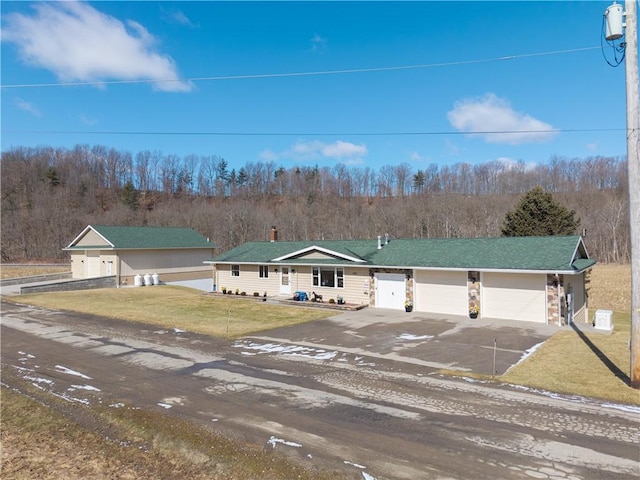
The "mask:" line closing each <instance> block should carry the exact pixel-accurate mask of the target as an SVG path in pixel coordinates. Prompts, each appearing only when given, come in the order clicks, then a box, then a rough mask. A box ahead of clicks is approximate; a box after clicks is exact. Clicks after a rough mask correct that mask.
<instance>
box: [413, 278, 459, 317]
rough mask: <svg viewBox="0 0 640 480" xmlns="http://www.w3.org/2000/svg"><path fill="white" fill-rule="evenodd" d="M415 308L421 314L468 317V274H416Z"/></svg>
mask: <svg viewBox="0 0 640 480" xmlns="http://www.w3.org/2000/svg"><path fill="white" fill-rule="evenodd" d="M414 296H415V308H416V310H418V311H421V312H431V313H444V314H449V315H467V314H468V307H469V293H468V288H467V272H448V271H418V272H416V285H415V295H414Z"/></svg>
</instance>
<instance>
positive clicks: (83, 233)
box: [63, 225, 115, 250]
mask: <svg viewBox="0 0 640 480" xmlns="http://www.w3.org/2000/svg"><path fill="white" fill-rule="evenodd" d="M89 230H93V231H94V232H95V233H97V234H98V236H99V237H100V238H102V239H103V240H104V241H105V242H107V243H108V244H109V245H111V248H115V246H114V245H113V243H111V242H110V241H109V240H107V239H106V238H105V237H104V235H102V234H101V233H100V232H99V231H97V230H96V229H95V228H93V227H92V226H91V225H87V226H86V227H85V228H84V230H82V232H80V234H79V235H78V236H77V237H76V238H74V239H73V241H72V242H71V243H70V244H69V245H68V246H67V248H63V250H67V249H69V248H72V245H73V244H74V243H76V242H78V240H80V239H81V238H82V237H84V236H85V235H86V234H87V233H88V232H89ZM78 248H82V247H78ZM100 248H102V249H104V247H100ZM74 250H75V249H74ZM85 250H92V249H90V248H88V249H85ZM94 250H95V248H94Z"/></svg>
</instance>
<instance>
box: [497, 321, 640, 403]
mask: <svg viewBox="0 0 640 480" xmlns="http://www.w3.org/2000/svg"><path fill="white" fill-rule="evenodd" d="M613 322H614V326H615V328H614V331H613V333H612V334H611V335H606V334H603V333H583V334H579V333H577V332H576V331H574V330H563V331H561V332H558V333H556V334H555V335H554V336H553V337H551V338H550V339H549V340H547V341H546V342H545V343H544V345H542V346H541V347H540V348H539V349H538V350H536V352H534V353H533V355H531V356H530V357H529V358H528V359H527V360H526V361H525V362H523V363H521V364H519V365H517V366H516V367H514V368H513V369H512V370H510V371H509V372H507V373H506V374H505V375H503V376H502V377H500V380H501V381H504V382H507V383H514V384H518V385H527V386H530V387H534V388H539V389H543V390H547V391H552V392H558V393H566V394H571V395H582V396H585V397H592V398H600V399H604V400H610V401H615V402H620V403H628V404H634V405H640V392H639V391H638V390H634V389H633V388H631V387H630V386H629V373H630V357H629V338H630V325H631V316H630V314H624V313H616V314H615V315H614V317H613Z"/></svg>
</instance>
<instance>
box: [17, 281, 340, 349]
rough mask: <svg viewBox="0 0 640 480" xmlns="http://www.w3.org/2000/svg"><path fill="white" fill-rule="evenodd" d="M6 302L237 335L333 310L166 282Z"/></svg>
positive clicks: (161, 325) (326, 314)
mask: <svg viewBox="0 0 640 480" xmlns="http://www.w3.org/2000/svg"><path fill="white" fill-rule="evenodd" d="M6 300H9V301H19V302H20V303H29V304H31V305H37V306H42V307H47V308H56V309H60V310H71V311H74V312H82V313H89V314H93V315H102V316H108V317H112V318H119V319H123V320H130V321H137V322H144V323H150V324H153V325H157V326H159V327H161V328H179V329H181V330H188V331H191V332H197V333H202V334H205V335H213V336H216V337H239V336H242V335H248V334H250V333H255V332H258V331H263V330H269V329H273V328H278V327H284V326H288V325H294V324H297V323H304V322H308V321H311V320H317V319H320V318H326V317H329V316H332V315H335V314H336V312H334V311H327V310H322V309H317V308H304V307H298V306H295V307H288V306H281V305H272V304H268V303H264V302H262V301H261V299H260V300H256V299H254V298H253V297H238V296H235V295H234V296H228V295H227V296H224V295H210V294H203V293H202V292H199V291H197V290H193V289H190V288H185V287H176V286H167V285H162V286H156V287H142V288H105V289H98V290H84V291H73V292H55V293H36V294H29V295H21V296H19V297H10V298H7V299H6Z"/></svg>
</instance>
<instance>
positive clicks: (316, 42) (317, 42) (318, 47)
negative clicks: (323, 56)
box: [311, 33, 327, 52]
mask: <svg viewBox="0 0 640 480" xmlns="http://www.w3.org/2000/svg"><path fill="white" fill-rule="evenodd" d="M326 48H327V39H326V38H322V37H321V36H320V35H318V34H317V33H316V34H315V35H314V36H313V37H312V38H311V51H313V52H323V51H324V50H325V49H326Z"/></svg>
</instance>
